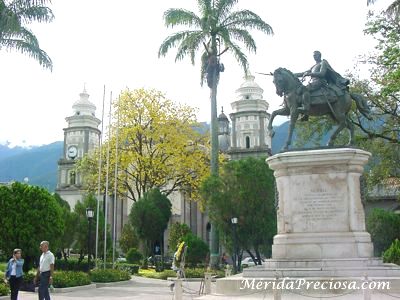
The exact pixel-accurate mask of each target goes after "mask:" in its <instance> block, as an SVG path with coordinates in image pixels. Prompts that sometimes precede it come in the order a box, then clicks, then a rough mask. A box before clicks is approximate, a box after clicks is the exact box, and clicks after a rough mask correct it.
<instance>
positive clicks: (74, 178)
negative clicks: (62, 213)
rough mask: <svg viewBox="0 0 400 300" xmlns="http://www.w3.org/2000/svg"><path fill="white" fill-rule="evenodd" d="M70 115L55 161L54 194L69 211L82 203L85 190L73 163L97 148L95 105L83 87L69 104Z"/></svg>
mask: <svg viewBox="0 0 400 300" xmlns="http://www.w3.org/2000/svg"><path fill="white" fill-rule="evenodd" d="M72 110H73V115H72V116H69V117H67V118H65V120H66V121H67V123H68V125H67V127H66V128H64V129H63V130H64V148H63V156H62V157H61V158H60V159H59V160H58V178H57V188H56V192H57V193H58V194H59V195H60V196H61V198H63V199H64V200H66V201H68V203H69V205H70V207H71V209H73V208H74V206H75V204H76V202H77V201H79V200H81V199H82V197H83V194H84V193H85V191H84V190H83V186H82V176H81V174H79V172H77V171H76V170H75V165H76V161H77V160H79V159H80V158H82V157H83V155H84V154H86V153H88V152H89V151H91V150H93V149H94V148H96V147H98V145H99V141H100V130H99V129H98V126H99V124H100V123H101V121H100V120H99V119H98V118H97V117H96V116H95V112H96V106H95V105H94V104H93V103H92V102H90V101H89V94H88V93H87V92H86V88H84V89H83V91H82V93H80V94H79V100H77V101H76V102H75V103H74V104H73V105H72Z"/></svg>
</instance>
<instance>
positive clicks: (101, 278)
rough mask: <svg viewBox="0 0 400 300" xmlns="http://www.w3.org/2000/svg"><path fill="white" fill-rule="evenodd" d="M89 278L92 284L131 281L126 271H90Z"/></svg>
mask: <svg viewBox="0 0 400 300" xmlns="http://www.w3.org/2000/svg"><path fill="white" fill-rule="evenodd" d="M89 276H90V279H91V280H92V281H93V282H115V281H125V280H129V279H131V275H130V274H129V273H128V272H127V271H122V270H114V269H105V270H101V269H98V270H92V271H90V273H89Z"/></svg>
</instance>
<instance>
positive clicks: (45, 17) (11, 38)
mask: <svg viewBox="0 0 400 300" xmlns="http://www.w3.org/2000/svg"><path fill="white" fill-rule="evenodd" d="M47 2H49V3H50V1H48V0H42V1H18V0H12V1H1V2H0V48H4V49H11V50H17V51H19V52H21V53H23V54H27V55H28V56H30V57H32V58H34V59H35V60H37V61H38V62H39V64H40V65H42V66H43V67H44V68H48V69H50V70H51V69H52V67H53V63H52V61H51V59H50V57H49V56H48V55H47V53H46V52H44V51H43V50H42V49H41V48H40V47H39V42H38V40H37V38H36V36H35V35H34V34H33V33H32V31H31V30H30V29H29V28H27V27H26V25H28V24H30V23H32V22H40V23H48V22H51V21H53V19H54V15H53V12H52V11H51V9H50V8H49V7H47V6H46V4H47Z"/></svg>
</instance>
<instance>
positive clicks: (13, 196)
mask: <svg viewBox="0 0 400 300" xmlns="http://www.w3.org/2000/svg"><path fill="white" fill-rule="evenodd" d="M0 207H1V209H0V220H1V226H0V250H1V251H3V252H4V253H7V254H11V253H12V250H13V249H15V248H20V249H22V251H23V254H24V258H25V262H26V263H25V264H24V269H26V270H29V269H30V268H31V267H32V263H33V261H34V259H35V257H36V258H37V257H39V256H40V251H39V244H40V242H41V241H43V240H46V241H49V242H50V247H51V249H53V251H55V250H56V249H57V247H58V246H59V245H57V242H58V241H59V237H60V236H62V234H63V230H64V220H63V219H62V210H61V207H60V206H59V204H58V203H57V200H56V199H55V198H54V196H53V195H51V194H50V193H49V192H48V191H47V190H45V189H43V188H40V187H37V186H30V185H27V184H22V183H19V182H15V183H13V184H12V185H11V186H10V187H7V186H0Z"/></svg>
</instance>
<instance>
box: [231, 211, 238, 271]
mask: <svg viewBox="0 0 400 300" xmlns="http://www.w3.org/2000/svg"><path fill="white" fill-rule="evenodd" d="M231 223H232V227H233V257H234V258H233V271H234V272H235V273H237V272H239V253H238V249H237V248H238V247H237V229H236V228H237V223H238V218H236V217H233V218H232V219H231Z"/></svg>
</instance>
